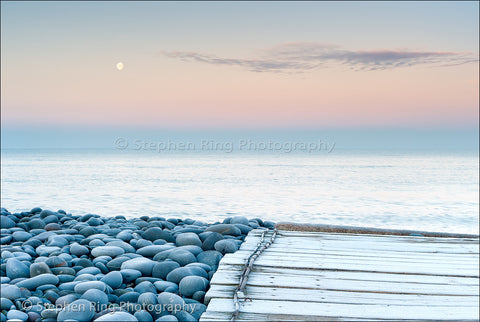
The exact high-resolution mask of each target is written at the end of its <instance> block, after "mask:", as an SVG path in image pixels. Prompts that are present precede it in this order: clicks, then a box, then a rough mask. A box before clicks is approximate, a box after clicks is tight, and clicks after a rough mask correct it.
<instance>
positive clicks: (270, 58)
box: [162, 42, 479, 72]
mask: <svg viewBox="0 0 480 322" xmlns="http://www.w3.org/2000/svg"><path fill="white" fill-rule="evenodd" d="M162 54H163V55H165V56H167V57H170V58H176V59H180V60H182V61H189V62H200V63H206V64H214V65H227V66H240V67H243V68H246V69H247V70H249V71H253V72H305V71H309V70H313V69H317V68H321V67H325V66H331V65H334V64H342V65H346V66H348V67H349V68H352V69H354V70H357V71H358V70H383V69H391V68H398V67H407V66H414V65H422V64H423V65H425V64H430V65H435V66H444V67H445V66H453V65H462V64H468V63H474V62H478V61H479V59H478V53H464V52H445V51H412V50H392V49H382V50H348V49H344V48H342V47H340V46H337V45H334V44H322V43H316V42H296V43H286V44H280V45H276V46H274V47H271V48H267V49H264V50H262V51H261V52H260V54H259V55H258V56H257V57H254V58H225V57H219V56H216V55H213V54H204V53H198V52H187V51H169V52H167V51H164V52H162Z"/></svg>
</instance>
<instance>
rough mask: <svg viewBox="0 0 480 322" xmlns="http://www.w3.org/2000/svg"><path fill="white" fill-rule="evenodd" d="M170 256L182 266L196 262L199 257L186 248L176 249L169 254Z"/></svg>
mask: <svg viewBox="0 0 480 322" xmlns="http://www.w3.org/2000/svg"><path fill="white" fill-rule="evenodd" d="M168 258H170V259H171V260H173V261H175V262H177V263H178V264H180V266H185V265H187V264H190V263H195V262H196V261H197V259H196V258H195V255H193V254H192V253H190V252H189V251H186V250H174V251H171V252H170V253H169V254H168Z"/></svg>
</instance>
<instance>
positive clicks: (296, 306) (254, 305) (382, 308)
mask: <svg viewBox="0 0 480 322" xmlns="http://www.w3.org/2000/svg"><path fill="white" fill-rule="evenodd" d="M208 308H209V309H210V310H211V311H217V312H233V301H232V300H230V299H212V300H211V301H210V303H209V304H208ZM241 312H245V313H257V312H262V313H263V314H275V315H282V314H299V313H301V314H302V315H304V316H317V317H324V318H338V319H350V318H364V319H396V320H444V319H451V320H478V318H479V313H478V308H475V307H463V306H462V307H460V306H457V307H455V306H454V307H452V306H448V307H437V306H435V307H428V306H418V305H412V306H410V307H409V308H408V309H406V307H405V306H403V305H381V304H365V305H354V304H340V303H322V305H319V304H318V303H311V302H288V301H268V300H253V301H251V302H250V301H246V302H243V303H242V306H241Z"/></svg>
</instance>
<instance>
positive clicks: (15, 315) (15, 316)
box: [7, 310, 28, 321]
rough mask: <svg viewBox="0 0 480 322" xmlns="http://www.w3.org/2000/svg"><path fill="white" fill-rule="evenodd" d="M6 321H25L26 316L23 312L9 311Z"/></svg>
mask: <svg viewBox="0 0 480 322" xmlns="http://www.w3.org/2000/svg"><path fill="white" fill-rule="evenodd" d="M7 319H8V320H20V321H27V319H28V315H27V313H25V312H22V311H18V310H10V311H8V313H7Z"/></svg>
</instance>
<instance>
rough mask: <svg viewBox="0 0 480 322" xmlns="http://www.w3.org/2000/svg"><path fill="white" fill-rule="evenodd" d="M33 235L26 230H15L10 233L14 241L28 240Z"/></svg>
mask: <svg viewBox="0 0 480 322" xmlns="http://www.w3.org/2000/svg"><path fill="white" fill-rule="evenodd" d="M32 236H33V235H32V234H30V233H27V232H26V231H16V232H14V233H13V234H12V237H13V239H14V240H15V241H20V242H25V241H27V240H29V239H30V238H31V237H32Z"/></svg>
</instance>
